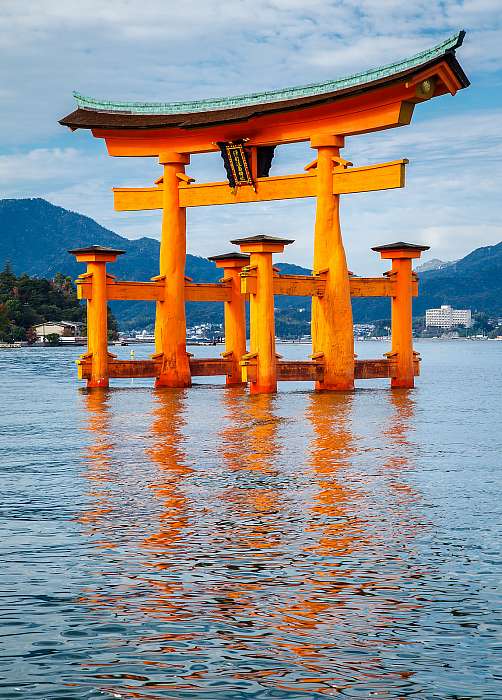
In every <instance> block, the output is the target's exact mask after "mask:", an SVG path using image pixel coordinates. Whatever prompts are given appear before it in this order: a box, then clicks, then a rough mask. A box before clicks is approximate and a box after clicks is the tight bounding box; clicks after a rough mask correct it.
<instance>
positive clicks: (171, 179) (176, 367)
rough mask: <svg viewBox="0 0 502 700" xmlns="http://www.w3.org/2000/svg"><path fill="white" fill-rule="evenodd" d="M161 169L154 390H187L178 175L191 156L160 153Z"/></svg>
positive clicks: (183, 224) (182, 220)
mask: <svg viewBox="0 0 502 700" xmlns="http://www.w3.org/2000/svg"><path fill="white" fill-rule="evenodd" d="M159 162H160V163H162V164H163V165H164V181H163V188H164V190H163V197H162V204H163V213H162V237H161V241H160V278H163V279H164V284H165V295H164V301H159V302H158V303H157V310H156V317H155V356H154V357H161V358H162V365H161V372H160V375H159V376H158V377H157V379H156V382H155V386H170V387H186V386H190V385H191V383H192V380H191V376H190V364H189V357H188V355H187V351H186V318H185V261H186V210H185V209H184V208H183V207H180V202H179V188H178V185H179V183H180V178H179V177H178V176H179V175H182V176H183V175H184V172H185V165H187V164H188V163H189V162H190V156H188V155H185V154H182V153H161V154H160V156H159Z"/></svg>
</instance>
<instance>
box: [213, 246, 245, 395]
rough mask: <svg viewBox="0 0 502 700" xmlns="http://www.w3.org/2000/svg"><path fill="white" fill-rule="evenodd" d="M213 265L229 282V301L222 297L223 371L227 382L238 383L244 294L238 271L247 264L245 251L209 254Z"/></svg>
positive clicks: (243, 336)
mask: <svg viewBox="0 0 502 700" xmlns="http://www.w3.org/2000/svg"><path fill="white" fill-rule="evenodd" d="M209 260H212V261H213V262H215V263H216V267H219V268H221V269H223V281H224V282H228V283H229V284H230V301H225V302H224V306H225V352H224V353H222V354H223V357H225V358H226V359H227V360H229V362H230V363H231V369H230V372H229V373H228V374H227V379H226V384H227V386H242V385H243V384H244V383H245V382H243V381H242V370H241V366H240V361H241V360H242V357H243V355H245V354H246V308H245V297H244V294H242V293H241V279H240V273H241V271H242V268H243V267H245V266H246V265H249V255H244V254H243V253H236V252H232V253H226V254H224V255H213V256H212V257H210V258H209Z"/></svg>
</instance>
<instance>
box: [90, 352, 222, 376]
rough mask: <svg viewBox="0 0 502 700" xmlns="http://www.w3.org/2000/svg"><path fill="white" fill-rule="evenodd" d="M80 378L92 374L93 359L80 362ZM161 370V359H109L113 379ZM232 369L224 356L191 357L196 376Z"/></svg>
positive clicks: (110, 373) (191, 367)
mask: <svg viewBox="0 0 502 700" xmlns="http://www.w3.org/2000/svg"><path fill="white" fill-rule="evenodd" d="M77 365H78V377H79V379H89V378H90V376H91V360H90V358H86V359H84V360H79V361H78V363H77ZM160 371H161V361H160V360H109V362H108V372H109V376H110V378H111V379H129V378H134V379H136V378H147V377H158V376H159V374H160ZM229 371H230V361H229V360H225V359H222V358H203V359H199V358H193V357H191V358H190V372H191V374H192V376H194V377H214V376H219V375H222V376H225V375H227V374H228V373H229Z"/></svg>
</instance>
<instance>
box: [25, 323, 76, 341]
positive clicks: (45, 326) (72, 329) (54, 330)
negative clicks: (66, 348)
mask: <svg viewBox="0 0 502 700" xmlns="http://www.w3.org/2000/svg"><path fill="white" fill-rule="evenodd" d="M33 330H34V331H35V333H36V334H37V339H38V340H39V341H41V342H45V340H46V338H47V336H48V335H51V334H56V335H59V337H60V338H77V337H79V336H80V335H81V333H82V324H81V323H72V322H70V321H46V322H45V323H39V324H37V325H36V326H34V327H33Z"/></svg>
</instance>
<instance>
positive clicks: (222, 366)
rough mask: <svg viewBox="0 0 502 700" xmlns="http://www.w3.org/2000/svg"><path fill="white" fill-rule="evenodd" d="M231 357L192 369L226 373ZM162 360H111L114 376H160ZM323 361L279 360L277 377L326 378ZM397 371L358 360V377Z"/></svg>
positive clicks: (81, 369)
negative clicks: (324, 376)
mask: <svg viewBox="0 0 502 700" xmlns="http://www.w3.org/2000/svg"><path fill="white" fill-rule="evenodd" d="M230 364H231V363H230V361H229V360H226V359H223V358H194V357H191V358H190V372H191V374H192V376H194V377H215V376H225V375H227V374H229V372H230ZM77 365H78V378H79V379H90V377H91V359H90V358H85V359H82V360H79V361H78V362H77ZM160 369H161V362H160V360H114V359H110V360H109V361H108V372H109V377H110V379H129V378H148V377H157V376H158V375H159V374H160ZM247 369H248V370H249V373H248V381H250V380H252V377H253V373H256V365H254V366H250V367H248V368H247ZM419 372H420V363H419V360H418V358H416V359H415V361H414V373H415V376H418V374H419ZM322 374H323V366H322V362H310V361H304V362H302V361H300V362H296V361H295V362H289V361H285V360H278V362H277V379H278V380H280V381H283V382H284V381H296V382H301V381H312V382H313V381H320V380H322ZM394 374H395V361H394V360H393V359H392V358H391V359H378V360H356V362H355V378H356V379H383V378H391V377H393V376H394Z"/></svg>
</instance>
